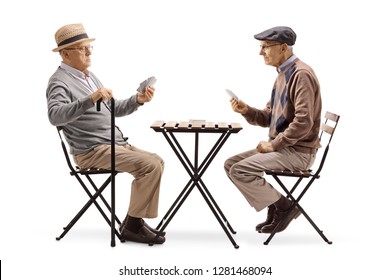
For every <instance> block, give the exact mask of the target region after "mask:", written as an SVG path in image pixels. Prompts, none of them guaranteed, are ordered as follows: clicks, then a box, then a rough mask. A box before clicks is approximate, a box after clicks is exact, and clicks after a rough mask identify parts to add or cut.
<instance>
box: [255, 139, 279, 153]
mask: <svg viewBox="0 0 390 280" xmlns="http://www.w3.org/2000/svg"><path fill="white" fill-rule="evenodd" d="M256 149H257V151H258V152H259V153H270V152H274V151H275V149H274V147H273V146H272V144H271V142H266V141H260V143H259V144H258V145H257V147H256Z"/></svg>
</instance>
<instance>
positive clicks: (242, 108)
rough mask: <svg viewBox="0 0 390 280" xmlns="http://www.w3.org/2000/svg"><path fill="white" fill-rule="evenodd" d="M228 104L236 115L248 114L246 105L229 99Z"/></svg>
mask: <svg viewBox="0 0 390 280" xmlns="http://www.w3.org/2000/svg"><path fill="white" fill-rule="evenodd" d="M230 104H231V105H232V109H233V111H234V112H236V113H240V114H246V113H247V112H248V105H246V103H245V102H243V101H241V100H236V99H234V98H231V99H230Z"/></svg>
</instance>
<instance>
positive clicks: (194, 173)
mask: <svg viewBox="0 0 390 280" xmlns="http://www.w3.org/2000/svg"><path fill="white" fill-rule="evenodd" d="M150 127H151V128H152V129H154V131H156V132H161V133H162V134H163V135H164V137H165V139H166V140H167V141H168V143H169V145H170V146H171V148H172V149H173V151H174V152H175V154H176V156H177V157H178V159H179V160H180V162H181V163H182V165H183V167H184V168H185V170H186V171H187V173H188V175H189V176H190V178H191V179H190V180H189V181H188V183H187V184H186V186H185V187H184V189H183V190H182V192H181V193H180V194H179V196H178V197H177V198H176V200H175V201H174V202H173V204H172V206H171V207H170V209H169V210H168V212H167V213H166V214H165V216H164V217H163V219H162V220H161V222H160V223H159V224H158V226H157V230H159V234H158V235H157V237H158V236H159V235H160V234H161V233H162V232H163V231H164V229H165V228H166V227H167V226H168V224H169V222H170V221H171V220H172V218H173V217H174V216H175V214H176V212H177V211H178V210H179V208H180V207H181V205H182V204H183V203H184V201H185V200H186V199H187V197H188V195H189V194H190V193H191V191H192V190H193V189H194V187H195V186H196V187H197V189H198V190H199V192H200V193H201V195H202V197H203V198H204V200H205V201H206V203H207V205H208V206H209V207H210V209H211V211H212V212H213V213H214V216H215V217H216V219H217V220H218V222H219V224H220V225H221V227H222V229H223V230H224V232H225V233H226V235H227V236H228V238H229V239H230V241H231V242H232V244H233V246H234V248H236V249H237V248H239V246H238V245H237V243H236V242H235V241H234V239H233V237H232V236H231V234H230V232H231V233H233V234H235V233H236V232H235V231H234V230H233V228H232V227H231V225H230V223H229V222H228V220H227V219H226V217H225V215H224V214H223V213H222V211H221V209H220V208H219V206H218V204H217V203H216V201H215V200H214V198H213V196H212V195H211V193H210V192H209V190H208V189H207V187H206V185H205V184H204V182H203V180H202V178H201V177H202V176H203V174H204V173H205V171H206V169H207V168H208V167H209V165H210V163H211V162H212V160H213V159H214V158H215V156H216V155H217V153H218V152H219V151H220V149H221V148H222V146H223V145H224V144H225V142H226V140H227V139H228V138H229V136H230V135H231V134H232V133H238V132H239V131H240V130H241V129H242V127H241V125H240V124H239V123H231V124H229V123H226V122H219V123H214V122H206V121H202V120H192V121H191V120H190V121H180V122H177V121H168V122H165V121H155V122H154V123H153V124H152V125H151V126H150ZM176 133H193V134H194V136H195V154H194V161H193V163H192V162H191V161H190V160H189V158H188V156H187V155H186V153H185V151H184V150H183V148H182V147H181V145H180V143H179V141H178V140H177V138H176V136H175V134H176ZM204 133H219V134H221V135H220V137H219V138H218V140H217V141H216V142H215V144H214V146H213V147H212V148H211V150H210V151H209V153H208V154H207V156H206V157H205V158H204V160H203V161H202V162H201V164H200V165H199V154H198V153H199V134H204ZM228 229H229V230H228ZM229 231H230V232H229ZM157 237H156V239H157ZM153 244H154V242H152V243H150V244H149V245H153Z"/></svg>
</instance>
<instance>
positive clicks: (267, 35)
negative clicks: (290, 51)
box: [255, 26, 297, 46]
mask: <svg viewBox="0 0 390 280" xmlns="http://www.w3.org/2000/svg"><path fill="white" fill-rule="evenodd" d="M296 38H297V35H296V34H295V32H294V30H292V29H291V28H290V27H287V26H276V27H272V28H270V29H267V30H265V31H263V32H261V33H259V34H256V35H255V39H257V40H261V41H277V42H280V43H286V44H287V45H289V46H292V45H294V44H295V39H296Z"/></svg>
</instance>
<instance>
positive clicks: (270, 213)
mask: <svg viewBox="0 0 390 280" xmlns="http://www.w3.org/2000/svg"><path fill="white" fill-rule="evenodd" d="M275 210H276V207H275V205H273V204H271V205H270V206H268V212H267V219H266V220H265V222H263V223H261V224H258V225H257V226H256V231H257V232H261V228H262V227H263V226H266V225H269V224H271V223H272V220H273V219H274V215H275Z"/></svg>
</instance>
